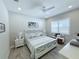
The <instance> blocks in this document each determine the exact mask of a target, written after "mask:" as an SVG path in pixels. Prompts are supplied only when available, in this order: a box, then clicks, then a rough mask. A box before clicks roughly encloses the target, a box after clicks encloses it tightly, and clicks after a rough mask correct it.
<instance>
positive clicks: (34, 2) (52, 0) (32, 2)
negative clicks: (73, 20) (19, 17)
mask: <svg viewBox="0 0 79 59" xmlns="http://www.w3.org/2000/svg"><path fill="white" fill-rule="evenodd" d="M4 3H5V5H6V7H7V9H8V10H9V11H13V12H17V13H22V14H25V15H27V16H31V17H38V18H47V17H50V16H55V15H57V14H60V13H63V12H67V11H70V10H72V9H75V8H79V0H19V1H18V2H15V1H14V0H4ZM51 6H54V7H55V8H52V9H50V10H48V11H43V10H42V9H43V7H46V8H49V7H51ZM68 6H72V8H68ZM18 8H19V9H18Z"/></svg>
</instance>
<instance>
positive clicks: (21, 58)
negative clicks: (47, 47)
mask: <svg viewBox="0 0 79 59" xmlns="http://www.w3.org/2000/svg"><path fill="white" fill-rule="evenodd" d="M64 46H65V45H59V44H58V45H57V47H56V48H55V49H52V50H51V51H50V52H48V53H47V54H45V55H44V56H42V57H41V58H40V59H67V58H66V57H64V56H63V55H61V54H59V53H58V51H59V50H60V49H62V48H63V47H64ZM9 59H31V58H30V53H29V51H28V48H27V47H26V46H23V47H20V48H17V49H11V52H10V56H9Z"/></svg>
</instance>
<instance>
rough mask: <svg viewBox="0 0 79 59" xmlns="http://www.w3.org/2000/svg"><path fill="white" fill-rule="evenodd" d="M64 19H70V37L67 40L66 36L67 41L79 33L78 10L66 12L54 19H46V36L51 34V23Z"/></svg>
mask: <svg viewBox="0 0 79 59" xmlns="http://www.w3.org/2000/svg"><path fill="white" fill-rule="evenodd" d="M66 18H69V19H70V37H69V38H68V36H67V38H68V39H71V38H73V36H74V35H76V33H79V9H76V10H73V11H71V12H67V13H64V14H61V15H58V16H55V17H51V18H48V20H47V21H46V22H47V25H46V26H47V29H46V32H47V33H48V34H50V33H51V22H52V21H53V20H62V19H66Z"/></svg>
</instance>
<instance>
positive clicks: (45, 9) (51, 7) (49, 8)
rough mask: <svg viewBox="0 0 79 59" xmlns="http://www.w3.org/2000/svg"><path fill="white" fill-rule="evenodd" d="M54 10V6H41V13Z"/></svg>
mask: <svg viewBox="0 0 79 59" xmlns="http://www.w3.org/2000/svg"><path fill="white" fill-rule="evenodd" d="M54 8H55V6H50V7H45V6H43V7H42V11H43V12H46V11H49V10H52V9H54Z"/></svg>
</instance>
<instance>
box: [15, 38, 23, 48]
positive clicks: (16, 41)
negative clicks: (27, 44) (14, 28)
mask: <svg viewBox="0 0 79 59" xmlns="http://www.w3.org/2000/svg"><path fill="white" fill-rule="evenodd" d="M20 46H24V38H22V39H16V40H15V47H20Z"/></svg>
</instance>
